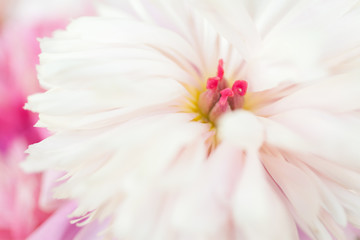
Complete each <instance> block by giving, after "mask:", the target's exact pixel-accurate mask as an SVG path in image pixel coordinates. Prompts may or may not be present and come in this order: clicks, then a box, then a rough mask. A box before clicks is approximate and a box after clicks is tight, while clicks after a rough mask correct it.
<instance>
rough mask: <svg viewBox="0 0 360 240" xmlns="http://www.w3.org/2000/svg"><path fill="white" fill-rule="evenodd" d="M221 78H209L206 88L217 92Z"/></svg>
mask: <svg viewBox="0 0 360 240" xmlns="http://www.w3.org/2000/svg"><path fill="white" fill-rule="evenodd" d="M219 80H220V79H219V78H218V77H212V78H209V79H208V81H207V84H206V88H207V89H210V90H215V89H216V88H217V86H218V84H219Z"/></svg>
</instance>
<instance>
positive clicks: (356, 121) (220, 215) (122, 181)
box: [24, 0, 360, 240]
mask: <svg viewBox="0 0 360 240" xmlns="http://www.w3.org/2000/svg"><path fill="white" fill-rule="evenodd" d="M114 5H118V6H116V7H115V6H113V5H111V4H102V5H100V6H99V9H100V13H101V16H99V17H87V18H80V19H78V20H75V21H73V23H72V24H70V25H69V27H68V28H67V30H66V31H59V32H57V33H56V34H55V35H54V37H53V38H52V39H44V40H42V54H41V56H40V60H41V63H40V66H39V80H40V83H41V84H42V86H44V87H45V88H46V89H47V90H48V91H47V92H46V93H42V94H39V95H34V96H32V97H31V98H30V99H29V103H28V105H27V108H29V109H31V110H32V111H36V112H39V113H40V121H39V123H38V125H39V126H43V127H46V128H48V129H49V130H50V131H52V132H53V133H54V134H53V136H51V137H49V138H48V139H46V140H44V141H43V142H41V143H39V144H35V145H33V146H31V147H30V148H29V153H30V155H29V157H28V161H27V162H26V164H25V165H24V167H25V168H27V169H28V170H31V171H41V170H44V169H58V170H64V171H66V172H67V173H68V174H67V176H66V177H65V178H64V179H66V182H65V183H64V184H62V185H61V186H60V187H59V188H58V189H57V190H56V196H57V197H61V198H70V199H76V200H78V202H79V207H78V209H77V210H76V211H75V212H74V213H73V214H72V216H83V217H84V218H86V217H88V220H87V221H85V222H84V223H82V224H86V223H87V222H89V221H91V220H93V219H100V220H102V219H110V222H111V223H110V224H109V227H108V229H107V234H108V236H109V237H112V236H114V237H116V238H118V239H141V240H142V239H156V240H161V239H196V240H199V239H206V240H207V239H250V240H252V239H256V240H258V239H266V240H268V239H271V240H272V239H274V240H281V239H284V240H289V239H298V233H297V227H298V228H300V229H302V231H304V232H305V233H306V234H308V235H309V236H310V237H311V238H312V239H331V236H333V237H335V238H336V239H345V238H346V237H345V234H344V232H343V229H345V227H346V226H347V225H348V224H351V225H355V226H359V225H360V197H359V193H360V184H359V182H360V174H359V173H360V172H359V170H360V161H359V160H360V150H359V148H358V143H359V142H360V118H359V117H360V115H359V112H360V111H359V110H360V71H359V66H360V60H359V59H360V58H359V53H360V32H359V31H358V29H359V27H360V26H359V24H360V12H359V11H360V6H359V3H358V1H349V0H333V1H305V0H301V1H290V0H284V1H278V2H276V3H275V2H266V1H260V0H255V1H254V0H252V1H245V0H244V1H235V0H234V1H220V0H211V1H205V0H196V1H190V0H189V1H182V0H181V1H165V0H156V1H151V2H150V1H133V0H132V1H120V2H114ZM247 85H248V86H247Z"/></svg>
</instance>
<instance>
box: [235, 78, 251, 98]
mask: <svg viewBox="0 0 360 240" xmlns="http://www.w3.org/2000/svg"><path fill="white" fill-rule="evenodd" d="M247 87H248V83H247V82H246V81H244V80H236V81H235V82H234V84H233V86H232V90H233V92H234V93H236V94H239V95H240V96H244V95H245V94H246V91H247Z"/></svg>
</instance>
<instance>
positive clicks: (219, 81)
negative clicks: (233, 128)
mask: <svg viewBox="0 0 360 240" xmlns="http://www.w3.org/2000/svg"><path fill="white" fill-rule="evenodd" d="M223 64H224V62H223V60H222V59H220V60H219V64H218V69H217V76H216V77H211V78H209V79H208V80H207V84H206V90H205V91H204V92H202V93H201V94H200V96H199V100H198V111H199V114H200V115H201V117H202V119H203V120H204V121H205V122H208V123H211V124H212V125H216V121H217V119H218V118H219V117H220V116H221V115H222V114H224V113H225V112H227V111H231V110H235V109H239V108H242V107H243V105H244V95H245V94H246V91H247V85H248V84H247V82H246V81H244V80H236V81H235V82H234V83H233V85H232V87H231V88H229V85H228V82H227V80H226V79H225V78H224V68H223Z"/></svg>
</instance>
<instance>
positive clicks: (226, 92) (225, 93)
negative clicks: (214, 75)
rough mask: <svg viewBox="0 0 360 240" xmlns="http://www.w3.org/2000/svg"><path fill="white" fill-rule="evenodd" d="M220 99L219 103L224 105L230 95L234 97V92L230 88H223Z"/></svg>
mask: <svg viewBox="0 0 360 240" xmlns="http://www.w3.org/2000/svg"><path fill="white" fill-rule="evenodd" d="M220 95H221V97H220V100H219V103H220V104H221V105H224V104H225V103H226V101H227V99H228V97H232V96H234V92H233V91H232V90H231V89H230V88H225V89H224V90H222V91H221V92H220Z"/></svg>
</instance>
